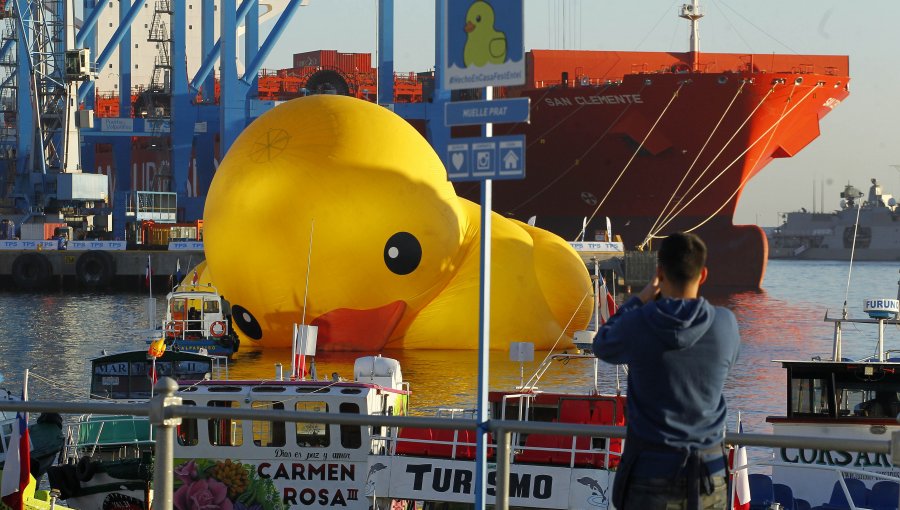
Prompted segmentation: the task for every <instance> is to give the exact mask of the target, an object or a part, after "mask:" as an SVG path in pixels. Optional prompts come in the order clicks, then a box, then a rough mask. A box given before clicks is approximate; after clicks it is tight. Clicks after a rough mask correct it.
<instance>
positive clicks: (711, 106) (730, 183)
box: [459, 50, 849, 288]
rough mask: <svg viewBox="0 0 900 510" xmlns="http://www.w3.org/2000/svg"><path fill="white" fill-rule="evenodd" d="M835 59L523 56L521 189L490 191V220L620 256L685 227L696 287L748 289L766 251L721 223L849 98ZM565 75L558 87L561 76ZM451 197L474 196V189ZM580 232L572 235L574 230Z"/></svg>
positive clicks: (842, 60)
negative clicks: (697, 253)
mask: <svg viewBox="0 0 900 510" xmlns="http://www.w3.org/2000/svg"><path fill="white" fill-rule="evenodd" d="M848 66H849V59H848V57H846V56H812V55H742V54H724V53H704V54H702V55H700V54H699V53H693V52H688V53H650V52H614V51H545V50H534V51H531V52H529V53H528V54H527V55H526V70H527V76H528V78H527V79H528V85H526V86H525V87H523V88H521V89H519V90H509V91H507V93H508V95H510V96H514V95H520V96H527V97H530V98H531V105H532V106H531V123H530V124H529V125H521V126H499V127H497V128H495V129H494V134H497V135H499V134H507V133H524V134H525V135H526V143H527V146H528V149H527V163H526V165H527V170H526V172H527V174H526V175H527V177H526V178H525V179H524V180H521V181H496V182H495V183H494V187H493V204H494V210H495V211H497V212H499V213H501V214H505V215H509V216H513V217H516V218H520V219H525V218H529V217H530V216H533V215H534V216H537V225H538V226H540V227H544V228H547V229H549V230H552V231H554V232H556V233H558V234H560V235H562V236H563V237H564V238H567V239H570V240H574V239H576V238H578V237H586V238H587V239H588V240H591V239H593V236H594V234H595V232H597V231H600V230H605V229H606V219H605V217H609V218H610V220H611V224H612V229H613V232H614V233H616V234H620V235H622V238H623V239H624V241H625V245H626V247H627V248H633V247H636V246H642V247H646V246H648V245H649V246H651V247H652V243H651V241H652V238H653V236H654V235H665V234H666V233H667V232H672V231H675V230H691V229H693V230H694V231H696V232H697V233H698V234H700V235H701V236H702V237H703V238H704V239H705V240H706V241H707V244H708V245H709V255H710V258H709V266H710V279H709V284H711V285H719V286H729V287H747V288H759V287H760V285H761V283H762V279H763V276H764V273H765V264H766V259H767V254H768V245H767V242H766V236H765V234H764V233H763V231H762V230H761V229H760V228H759V227H758V226H756V225H734V224H733V222H732V220H733V217H734V212H735V209H736V207H737V204H738V200H739V199H740V196H741V191H742V190H743V188H744V186H745V185H746V184H747V182H748V181H749V180H750V179H751V178H752V177H753V176H755V175H756V174H757V173H758V172H759V171H760V170H762V168H763V167H765V166H766V165H767V164H768V163H769V162H771V161H772V159H774V158H785V157H791V156H793V155H795V154H797V153H798V152H799V151H800V150H802V149H803V148H804V147H806V145H807V144H809V143H810V142H811V141H812V140H813V139H815V138H816V137H817V136H818V135H819V120H820V119H821V118H822V117H824V116H825V115H826V114H827V113H829V112H830V111H831V110H832V109H833V108H834V107H835V106H837V105H838V104H839V103H840V102H841V101H842V100H844V98H846V97H847V95H848V94H849V90H848V87H847V83H848V81H849V76H848ZM566 75H568V77H569V78H568V79H566V78H564V77H565V76H566ZM459 191H460V193H461V194H462V195H464V196H468V197H470V198H471V197H476V198H477V193H478V190H477V189H475V187H474V186H472V185H469V186H461V187H460V188H459ZM585 218H587V219H588V222H587V226H586V228H584V230H582V225H583V221H584V219H585Z"/></svg>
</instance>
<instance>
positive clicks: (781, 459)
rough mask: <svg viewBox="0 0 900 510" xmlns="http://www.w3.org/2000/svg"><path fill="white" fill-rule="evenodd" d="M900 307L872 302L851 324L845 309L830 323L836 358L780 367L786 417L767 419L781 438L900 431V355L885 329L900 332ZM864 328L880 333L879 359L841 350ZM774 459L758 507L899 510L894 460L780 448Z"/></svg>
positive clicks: (756, 491) (761, 482)
mask: <svg viewBox="0 0 900 510" xmlns="http://www.w3.org/2000/svg"><path fill="white" fill-rule="evenodd" d="M898 284H900V282H898ZM898 297H900V295H898ZM898 305H900V300H898V299H867V300H865V306H864V309H865V311H866V312H867V313H868V315H869V317H868V318H851V317H849V316H848V314H847V312H846V309H845V310H844V311H843V313H842V314H841V317H839V318H835V317H830V316H829V315H828V314H826V315H825V321H826V322H829V323H833V324H834V343H833V350H832V355H831V358H830V359H821V358H819V357H816V358H813V359H811V360H804V361H796V360H790V361H788V360H783V361H779V362H780V363H781V365H782V367H783V368H784V369H785V374H786V388H787V406H786V407H787V408H786V410H785V414H784V415H783V416H770V417H768V418H767V420H766V421H768V422H769V423H771V424H772V429H773V433H774V434H775V435H779V436H804V437H823V436H824V437H829V438H846V439H868V440H881V441H884V440H889V439H890V438H891V434H892V433H894V432H898V431H900V423H898V421H897V416H898V414H900V400H898V396H900V350H898V349H896V348H895V349H886V347H885V327H886V326H889V327H890V329H892V330H894V331H895V333H896V330H897V327H898V326H900V320H898V317H897V313H898V309H900V306H898ZM860 326H876V327H877V331H878V334H877V340H876V342H877V344H876V347H875V349H874V350H873V351H874V353H875V354H874V355H872V356H868V357H865V358H862V359H858V360H853V359H850V358H847V357H845V356H844V354H843V352H842V351H843V344H844V338H843V336H844V333H845V331H847V330H850V331H858V328H859V327H860ZM895 347H896V346H895ZM773 457H774V458H773V460H772V462H769V463H767V464H771V465H772V475H771V477H768V475H764V474H755V475H750V477H751V482H752V483H751V484H750V487H751V492H752V499H751V501H753V502H754V503H763V504H764V503H765V502H766V501H768V502H770V503H771V502H776V501H777V502H779V503H781V504H782V506H783V507H784V508H801V507H803V506H804V503H803V502H806V503H809V504H811V505H812V506H813V507H815V506H817V505H819V506H824V507H826V508H851V507H850V506H849V503H850V501H852V503H853V508H871V509H878V510H886V509H896V508H897V506H898V500H900V466H895V465H894V464H893V463H892V462H891V457H890V456H889V455H886V454H874V453H864V452H853V451H849V450H823V449H814V448H781V449H778V450H776V451H775V452H774V455H773ZM801 500H802V501H803V502H801ZM798 505H799V506H798ZM766 508H768V506H766Z"/></svg>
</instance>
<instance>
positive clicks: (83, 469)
mask: <svg viewBox="0 0 900 510" xmlns="http://www.w3.org/2000/svg"><path fill="white" fill-rule="evenodd" d="M96 471H97V467H96V466H95V465H94V463H93V462H91V459H90V457H87V456H85V457H82V458H80V459H78V464H75V477H76V478H78V479H79V480H81V481H82V482H87V481H89V480H90V479H91V478H93V477H94V473H95V472H96Z"/></svg>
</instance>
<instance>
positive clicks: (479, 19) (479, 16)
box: [475, 14, 481, 23]
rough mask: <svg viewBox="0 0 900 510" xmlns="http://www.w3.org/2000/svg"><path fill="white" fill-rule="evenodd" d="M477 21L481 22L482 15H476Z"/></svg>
mask: <svg viewBox="0 0 900 510" xmlns="http://www.w3.org/2000/svg"><path fill="white" fill-rule="evenodd" d="M475 23H481V15H480V14H479V15H478V16H475Z"/></svg>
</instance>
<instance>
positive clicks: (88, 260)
mask: <svg viewBox="0 0 900 510" xmlns="http://www.w3.org/2000/svg"><path fill="white" fill-rule="evenodd" d="M115 275H116V261H115V259H113V257H112V255H110V254H109V253H106V252H105V251H99V250H91V251H86V252H84V253H82V254H81V256H80V257H78V261H76V262H75V276H76V277H77V278H78V282H79V283H81V284H82V285H84V286H85V287H106V286H108V285H109V284H110V283H112V279H113V277H114V276H115Z"/></svg>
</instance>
